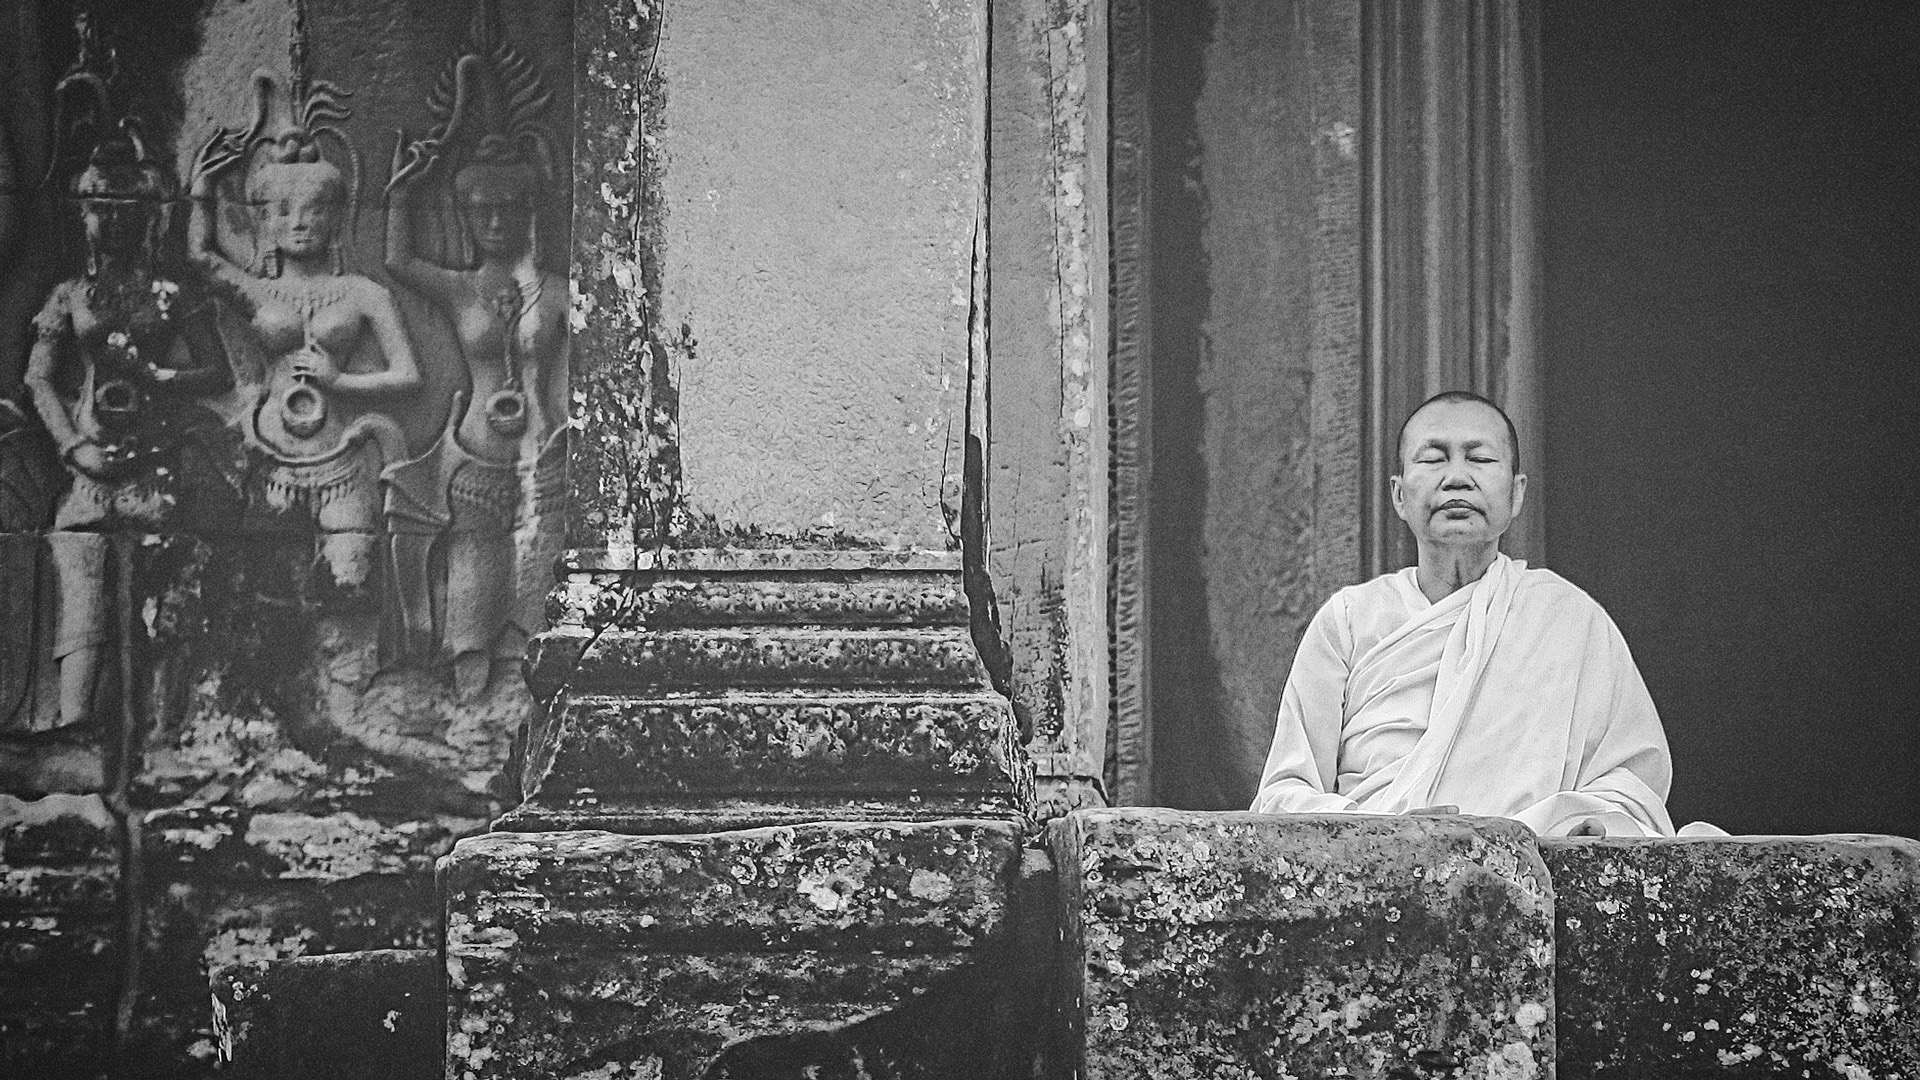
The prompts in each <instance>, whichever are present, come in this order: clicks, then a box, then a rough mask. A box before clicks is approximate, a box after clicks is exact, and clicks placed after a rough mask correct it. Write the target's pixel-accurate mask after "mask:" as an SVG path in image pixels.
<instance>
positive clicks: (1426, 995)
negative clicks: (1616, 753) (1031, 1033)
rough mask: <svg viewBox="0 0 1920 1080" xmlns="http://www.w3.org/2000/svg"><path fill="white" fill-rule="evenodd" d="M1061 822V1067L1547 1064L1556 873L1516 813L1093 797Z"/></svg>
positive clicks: (1481, 1071)
mask: <svg viewBox="0 0 1920 1080" xmlns="http://www.w3.org/2000/svg"><path fill="white" fill-rule="evenodd" d="M1051 829H1052V838H1051V839H1052V845H1053V852H1054V861H1055V863H1056V864H1057V865H1058V866H1059V867H1060V868H1061V870H1060V879H1061V902H1062V905H1063V907H1062V914H1061V918H1062V926H1063V928H1064V931H1063V937H1062V941H1063V943H1064V948H1063V954H1062V961H1061V964H1060V967H1059V974H1060V976H1061V978H1062V979H1063V986H1062V989H1061V991H1060V1002H1061V1004H1062V1007H1063V1008H1064V1009H1065V1013H1066V1024H1067V1029H1068V1030H1067V1035H1066V1039H1067V1048H1066V1050H1067V1060H1066V1061H1064V1062H1060V1063H1059V1064H1058V1068H1059V1070H1060V1075H1063V1076H1064V1075H1067V1071H1068V1070H1072V1073H1073V1075H1075V1076H1085V1077H1087V1078H1089V1080H1100V1078H1118V1077H1129V1078H1131V1077H1203V1076H1204V1077H1308V1076H1310V1077H1332V1076H1356V1077H1358V1076H1367V1077H1394V1078H1409V1080H1411V1078H1422V1077H1445V1076H1455V1075H1465V1076H1470V1077H1492V1078H1500V1080H1507V1078H1514V1080H1519V1078H1527V1080H1533V1078H1537V1077H1543V1076H1551V1075H1552V1062H1553V1060H1554V1037H1553V1032H1554V1027H1553V888H1552V885H1551V884H1550V883H1549V882H1548V880H1547V874H1546V868H1545V867H1544V866H1543V865H1542V864H1541V862H1540V856H1539V854H1538V852H1537V851H1536V850H1535V849H1534V845H1533V835H1532V834H1531V833H1530V832H1528V831H1527V829H1526V828H1525V827H1523V826H1520V825H1518V824H1516V823H1514V822H1511V821H1506V820H1503V819H1495V818H1460V817H1448V818H1422V817H1412V818H1409V817H1373V816H1364V815H1339V814H1325V815H1283V816H1269V815H1257V814H1208V813H1192V812H1181V811H1171V810H1087V811H1080V812H1077V813H1075V814H1072V815H1070V816H1068V817H1066V818H1064V819H1062V820H1060V821H1056V822H1055V823H1054V824H1053V825H1052V826H1051ZM1456 1069H1458V1070H1464V1072H1455V1071H1450V1070H1456Z"/></svg>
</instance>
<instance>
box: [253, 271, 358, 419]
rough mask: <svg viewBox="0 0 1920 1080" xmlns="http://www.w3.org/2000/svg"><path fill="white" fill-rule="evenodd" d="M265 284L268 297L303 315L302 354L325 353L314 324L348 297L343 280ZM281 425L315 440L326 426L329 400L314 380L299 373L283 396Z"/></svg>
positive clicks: (276, 280)
mask: <svg viewBox="0 0 1920 1080" xmlns="http://www.w3.org/2000/svg"><path fill="white" fill-rule="evenodd" d="M261 284H262V286H263V288H264V290H265V292H266V294H267V295H268V296H271V297H273V298H274V299H275V300H278V301H279V302H281V303H283V304H285V305H287V306H288V307H290V308H292V309H294V310H295V311H297V312H299V313H300V337H301V345H300V351H301V352H304V353H319V352H322V351H323V346H321V344H320V339H319V337H318V336H316V335H315V334H314V332H313V320H314V318H315V317H316V316H318V315H319V314H320V313H321V312H322V311H325V310H326V309H327V308H330V307H332V306H333V305H335V304H337V303H339V302H340V301H342V300H344V299H346V297H347V283H346V282H345V281H341V280H337V279H335V280H323V281H321V282H318V283H316V282H315V281H314V280H312V279H307V280H304V281H302V283H301V284H299V285H294V284H293V283H291V282H288V281H284V280H282V279H279V278H264V279H262V281H261ZM280 422H281V424H282V426H284V427H285V428H286V429H287V431H288V432H289V433H290V434H292V435H293V436H294V437H295V438H299V439H304V438H307V437H309V436H312V435H314V434H316V433H318V432H319V431H320V429H321V428H323V427H325V426H326V422H327V399H326V397H325V396H324V395H323V394H321V392H320V390H319V388H318V387H316V386H315V385H314V383H313V377H312V376H311V375H309V374H307V373H306V372H304V371H300V370H298V369H296V371H295V373H294V376H293V385H292V386H289V387H287V388H286V390H284V391H282V392H281V394H280Z"/></svg>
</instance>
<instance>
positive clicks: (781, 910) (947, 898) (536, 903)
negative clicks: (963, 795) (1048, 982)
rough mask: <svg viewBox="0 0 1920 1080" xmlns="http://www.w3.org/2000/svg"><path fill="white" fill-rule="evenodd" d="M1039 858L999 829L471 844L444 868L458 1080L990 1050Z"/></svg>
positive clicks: (578, 836)
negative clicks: (1021, 898) (1009, 949)
mask: <svg viewBox="0 0 1920 1080" xmlns="http://www.w3.org/2000/svg"><path fill="white" fill-rule="evenodd" d="M1019 858H1020V856H1019V847H1018V835H1017V831H1016V830H1015V828H1014V827H1013V826H1012V825H1010V824H1008V823H1005V822H991V821H951V822H939V823H926V824H903V823H893V824H877V825H862V824H852V823H829V824H815V825H803V826H798V827H794V828H770V829H756V830H749V831H742V832H730V833H715V834H708V835H697V836H679V837H639V836H623V835H616V834H611V833H600V832H572V833H538V834H510V833H496V834H492V835H488V836H483V837H474V838H470V839H468V840H465V841H462V842H461V843H460V844H459V845H458V846H457V847H456V848H455V850H454V853H453V854H452V855H451V856H450V857H449V858H448V859H447V860H446V861H445V862H444V863H443V864H442V871H441V883H442V890H443V894H444V897H445V901H446V905H447V908H446V911H447V969H448V972H447V973H448V980H449V988H450V989H449V1028H448V1031H449V1041H448V1046H447V1067H448V1075H450V1076H460V1077H471V1078H473V1080H485V1078H491V1077H509V1076H524V1075H539V1076H555V1077H575V1076H578V1077H585V1076H590V1075H596V1076H597V1075H607V1070H608V1069H609V1068H617V1069H618V1070H633V1071H634V1072H635V1073H637V1075H643V1076H659V1077H699V1076H702V1075H712V1076H729V1075H752V1072H751V1068H752V1067H758V1066H755V1065H754V1063H755V1062H761V1063H763V1064H764V1063H765V1062H770V1061H771V1062H777V1061H786V1062H789V1064H792V1063H793V1062H795V1061H799V1060H801V1059H806V1060H815V1061H816V1063H821V1062H822V1061H824V1059H821V1058H817V1057H815V1058H809V1057H808V1055H827V1056H828V1057H832V1055H835V1054H837V1055H840V1057H839V1059H838V1060H839V1061H840V1062H841V1063H842V1065H844V1063H845V1062H848V1061H851V1060H852V1059H853V1058H854V1057H856V1056H858V1057H861V1058H863V1059H868V1060H874V1061H877V1060H879V1059H880V1058H882V1057H887V1056H895V1057H899V1058H901V1059H902V1060H905V1059H909V1058H911V1059H914V1060H919V1061H923V1062H924V1061H926V1060H936V1059H937V1060H942V1061H945V1060H948V1059H949V1058H954V1059H955V1060H958V1058H955V1055H960V1056H964V1054H965V1052H966V1049H967V1048H968V1047H970V1048H971V1051H972V1052H973V1053H974V1054H975V1055H977V1054H978V1053H979V1052H980V1046H981V1043H980V1038H981V1033H982V1032H983V1031H984V1030H986V1029H987V1027H988V1026H989V1025H990V1024H991V1022H992V1020H993V1017H994V1014H995V1010H996V1000H995V999H996V997H998V996H999V995H998V994H997V993H996V992H995V989H994V985H995V980H997V979H1000V978H1002V969H1003V968H1004V966H1005V957H1004V955H1003V953H1004V942H1005V940H1006V939H1008V938H1009V937H1011V936H1012V935H1011V934H1010V932H1009V930H1008V897H1009V890H1010V888H1012V886H1013V882H1014V880H1015V878H1016V874H1017V868H1018V865H1019ZM595 1070H599V1071H598V1072H596V1071H595ZM709 1070H712V1071H711V1072H710V1071H709ZM945 1074H947V1073H943V1072H940V1071H938V1070H936V1071H935V1072H932V1073H929V1074H928V1075H945ZM613 1075H622V1076H624V1075H628V1072H627V1071H617V1072H615V1073H613Z"/></svg>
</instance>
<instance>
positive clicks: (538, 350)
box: [386, 3, 568, 695]
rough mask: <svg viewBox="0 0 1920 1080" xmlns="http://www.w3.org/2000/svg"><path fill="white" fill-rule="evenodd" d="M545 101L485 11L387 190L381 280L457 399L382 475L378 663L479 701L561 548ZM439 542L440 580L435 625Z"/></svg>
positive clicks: (542, 591) (516, 642)
mask: <svg viewBox="0 0 1920 1080" xmlns="http://www.w3.org/2000/svg"><path fill="white" fill-rule="evenodd" d="M550 100H551V92H550V91H549V90H548V89H547V88H546V87H545V85H544V84H543V82H542V80H541V78H540V74H539V72H538V71H537V70H536V69H534V67H533V66H532V64H531V63H530V62H529V61H528V60H527V59H526V58H525V57H523V56H521V55H520V54H519V53H518V52H517V51H516V50H515V49H514V48H513V46H512V45H511V44H510V43H508V42H507V41H506V40H505V39H504V38H503V37H502V36H501V34H500V28H499V19H498V17H497V15H496V13H495V12H494V10H493V6H492V4H491V3H485V4H482V6H481V7H480V8H479V9H478V10H477V12H476V13H475V16H474V21H473V26H472V29H471V31H470V34H469V38H468V42H467V48H466V51H465V53H464V54H463V55H462V56H461V57H460V58H459V60H458V61H456V62H455V63H454V65H453V66H452V67H451V68H450V69H449V70H448V72H447V74H446V75H445V76H444V77H443V78H442V79H441V81H440V84H439V86H438V87H437V88H436V90H435V94H434V100H433V102H432V106H433V111H434V113H435V118H436V120H437V121H438V122H437V123H436V125H435V126H434V128H433V130H432V132H431V133H430V134H429V136H428V137H427V138H425V139H422V140H418V141H414V142H410V143H409V142H407V141H406V139H405V137H404V135H403V136H401V138H400V140H399V143H400V144H404V149H403V146H402V145H398V144H397V145H396V146H395V148H394V149H395V155H394V157H395V167H394V170H393V178H392V180H391V181H389V183H388V187H387V192H388V205H387V270H388V271H389V272H390V273H391V274H392V275H393V277H394V279H395V280H396V281H399V282H401V283H402V284H403V285H405V286H406V287H408V288H410V289H413V290H414V291H415V292H417V293H419V294H421V295H422V296H423V297H425V298H426V299H427V300H428V301H429V302H431V303H432V305H433V306H434V307H435V308H436V309H437V310H438V311H440V313H441V314H443V315H445V316H446V318H447V320H448V321H449V322H450V323H452V325H453V328H454V331H455V340H456V342H457V344H458V347H459V350H460V356H459V358H458V359H459V361H460V362H461V363H462V364H464V365H465V368H466V371H467V375H468V378H469V386H470V389H469V390H468V391H467V392H466V393H464V394H458V395H456V396H455V398H454V405H453V408H452V409H451V410H450V412H449V414H448V419H447V428H446V431H445V432H443V433H442V434H441V436H440V438H439V440H438V441H437V442H435V443H434V445H433V447H432V449H430V450H429V451H427V453H425V454H423V455H421V456H419V457H416V458H413V459H411V460H409V461H406V462H403V463H400V464H398V465H396V466H394V467H393V468H391V469H390V470H389V471H388V474H387V478H386V479H387V482H388V485H389V486H388V498H387V521H388V545H389V558H390V560H391V563H390V565H391V567H392V570H393V576H392V580H393V582H394V585H395V594H394V595H393V596H392V597H390V598H389V603H388V608H389V610H390V611H391V612H392V613H393V618H392V620H391V625H392V626H393V630H392V632H391V636H392V637H393V638H395V639H397V640H395V641H393V643H392V645H391V646H390V649H391V651H393V652H394V653H396V654H397V655H399V656H402V657H408V658H424V657H433V656H436V655H440V654H441V653H444V654H446V655H449V656H451V657H452V660H453V665H454V680H455V684H456V686H457V687H458V688H459V690H460V692H461V693H462V694H463V695H472V694H476V693H478V692H479V691H480V690H482V689H484V687H485V686H486V682H487V679H488V677H489V673H490V671H491V669H492V666H493V659H494V658H495V657H496V656H499V657H503V658H505V659H508V660H514V659H517V658H518V657H519V656H520V655H521V653H522V652H523V651H524V650H525V647H526V639H527V637H528V635H530V634H532V633H533V632H534V631H536V630H538V629H539V628H540V626H541V623H542V619H541V609H542V606H543V604H544V599H545V595H546V592H547V589H548V587H549V586H550V585H551V578H552V571H551V567H552V564H553V560H554V559H555V558H556V557H557V556H558V555H559V551H560V548H561V546H562V545H563V543H564V539H565V537H564V531H563V530H564V521H563V519H562V518H561V515H560V513H559V510H560V503H561V501H562V500H561V496H562V492H563V487H562V485H563V483H564V479H565V478H564V473H563V472H562V470H563V468H564V466H565V453H566V445H565V433H566V366H567V322H566V320H567V299H568V296H567V282H566V279H565V278H563V277H561V276H560V275H559V274H556V273H553V272H552V271H550V270H546V269H543V268H542V267H541V266H540V263H539V257H540V254H541V252H540V244H539V236H538V227H537V223H538V221H539V214H538V212H537V208H536V206H535V202H534V200H535V199H536V197H537V195H538V193H539V192H540V191H542V190H550V189H551V188H552V187H553V186H554V183H555V180H556V176H555V162H554V157H555V155H554V151H553V145H552V138H551V135H550V133H549V132H548V131H547V130H546V129H545V128H544V127H543V126H542V121H543V120H544V118H545V114H546V112H547V108H548V105H549V103H550ZM423 204H427V205H423ZM449 210H450V211H451V212H450V213H449ZM430 217H438V218H439V219H440V220H439V222H438V223H437V224H438V225H439V226H440V228H439V234H440V235H441V236H442V237H445V236H447V235H449V234H451V236H452V237H453V238H454V240H455V242H454V243H453V244H450V245H445V244H443V245H442V247H443V252H442V253H441V254H439V255H438V256H437V257H436V256H435V255H433V254H431V253H429V252H426V251H423V250H422V245H420V244H418V243H417V242H416V230H418V229H420V228H421V226H422V225H423V224H424V222H423V221H422V220H421V219H423V218H430ZM449 219H451V220H449ZM449 226H451V227H449ZM436 542H437V543H439V544H441V545H443V550H444V554H443V557H444V562H445V576H446V580H445V595H446V600H445V603H444V606H443V607H442V610H441V613H440V618H439V619H438V620H435V619H434V617H433V604H432V596H433V592H434V586H435V585H436V584H438V583H437V582H435V581H434V580H433V573H432V560H431V559H430V557H429V556H430V553H431V551H432V548H433V546H434V545H435V543H436ZM436 622H437V623H438V627H439V633H438V640H437V641H436V640H435V634H434V628H435V624H436Z"/></svg>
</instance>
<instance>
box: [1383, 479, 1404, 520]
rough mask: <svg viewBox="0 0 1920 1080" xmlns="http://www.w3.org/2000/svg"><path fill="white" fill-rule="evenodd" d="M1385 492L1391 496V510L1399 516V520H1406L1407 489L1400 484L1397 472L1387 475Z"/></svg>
mask: <svg viewBox="0 0 1920 1080" xmlns="http://www.w3.org/2000/svg"><path fill="white" fill-rule="evenodd" d="M1387 492H1388V494H1389V495H1391V496H1392V498H1393V512H1394V513H1395V514H1398V515H1399V516H1400V520H1401V521H1406V520H1407V490H1406V488H1404V487H1402V486H1401V481H1400V474H1399V473H1394V474H1393V475H1392V476H1389V477H1387Z"/></svg>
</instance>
